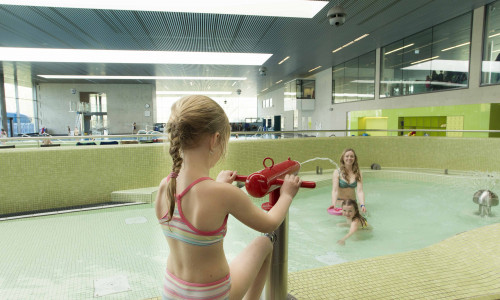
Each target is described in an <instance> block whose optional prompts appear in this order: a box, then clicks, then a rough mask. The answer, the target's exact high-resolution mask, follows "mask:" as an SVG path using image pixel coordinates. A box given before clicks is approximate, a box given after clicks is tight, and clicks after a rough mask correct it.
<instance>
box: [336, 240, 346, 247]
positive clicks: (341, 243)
mask: <svg viewBox="0 0 500 300" xmlns="http://www.w3.org/2000/svg"><path fill="white" fill-rule="evenodd" d="M337 244H339V245H342V246H344V245H345V241H344V240H338V241H337Z"/></svg>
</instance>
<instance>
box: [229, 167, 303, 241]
mask: <svg viewBox="0 0 500 300" xmlns="http://www.w3.org/2000/svg"><path fill="white" fill-rule="evenodd" d="M301 183H302V181H301V180H300V178H299V177H297V176H294V175H286V176H285V179H284V183H283V185H282V187H281V190H280V198H279V199H278V201H277V202H276V204H275V205H274V206H273V207H272V208H271V210H270V211H269V212H266V211H264V210H263V209H261V208H260V207H259V206H257V205H255V204H254V203H253V202H252V201H251V200H250V198H249V197H248V195H246V194H245V193H243V191H241V190H240V189H239V188H237V187H235V186H233V185H224V187H225V188H226V190H225V191H224V192H223V194H221V196H222V195H223V197H224V200H223V201H224V202H225V205H226V207H227V208H228V209H227V210H228V213H230V214H232V215H233V216H234V217H235V218H236V219H238V220H240V221H241V222H242V223H243V224H245V225H247V226H248V227H250V228H252V229H255V230H257V231H260V232H265V233H267V232H271V231H274V230H276V228H278V227H279V226H280V225H281V223H282V222H283V220H284V219H285V216H286V214H287V212H288V208H289V207H290V204H291V203H292V199H293V197H294V196H295V195H296V194H297V191H298V189H299V187H300V184H301Z"/></svg>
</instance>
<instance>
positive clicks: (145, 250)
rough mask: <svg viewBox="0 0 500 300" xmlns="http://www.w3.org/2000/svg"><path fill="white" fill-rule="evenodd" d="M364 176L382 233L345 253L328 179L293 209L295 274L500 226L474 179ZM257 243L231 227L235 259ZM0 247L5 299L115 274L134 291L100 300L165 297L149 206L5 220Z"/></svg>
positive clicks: (72, 289)
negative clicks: (482, 212) (331, 210)
mask: <svg viewBox="0 0 500 300" xmlns="http://www.w3.org/2000/svg"><path fill="white" fill-rule="evenodd" d="M379 172H380V171H379ZM436 173H437V172H436ZM363 174H364V175H365V184H364V189H365V194H366V202H367V207H368V211H369V215H368V221H369V222H370V224H371V225H372V226H373V227H374V229H373V230H372V231H371V232H361V233H360V234H358V235H357V236H353V237H351V238H350V239H348V240H347V242H346V246H339V245H337V244H336V241H337V240H338V239H339V238H341V237H342V236H343V235H344V234H345V233H346V230H347V229H346V228H340V227H337V226H336V224H337V223H338V222H340V221H343V217H338V216H331V215H328V214H327V212H326V207H327V206H328V205H329V203H330V197H331V196H330V193H331V187H330V185H329V183H328V177H329V176H330V175H329V174H327V172H326V171H325V175H324V176H323V177H324V178H325V180H327V181H326V182H325V183H324V184H323V185H321V184H320V185H319V187H318V188H316V189H315V190H303V191H301V192H300V193H299V195H298V197H297V198H296V199H295V200H294V202H293V204H292V207H291V209H290V213H289V226H290V227H289V241H290V244H289V253H288V257H289V263H288V266H289V271H290V272H294V271H299V270H304V269H310V268H315V267H321V266H326V265H331V264H337V263H342V262H345V261H353V260H358V259H363V258H369V257H375V256H380V255H386V254H391V253H398V252H403V251H409V250H413V249H420V248H422V247H425V246H429V245H431V244H434V243H436V242H439V241H441V240H443V239H445V238H448V237H450V236H453V235H455V234H457V233H460V232H463V231H466V230H470V229H473V228H477V227H481V226H484V225H487V224H492V223H496V222H499V221H500V218H499V215H500V214H499V213H498V212H497V210H498V207H494V208H493V209H492V211H493V212H494V216H492V217H487V218H481V217H479V216H478V215H477V205H476V204H474V203H473V202H472V195H473V193H474V192H475V190H476V186H474V185H472V184H471V185H467V184H465V183H467V182H469V181H470V180H467V178H464V177H463V176H456V181H454V180H453V177H446V182H444V181H443V180H440V179H439V178H441V177H440V176H441V175H437V174H429V173H428V174H420V175H418V176H420V178H422V181H415V180H413V179H412V180H408V179H406V177H405V176H399V175H398V176H396V175H394V176H392V175H391V176H389V177H388V176H386V175H387V174H389V173H388V172H381V173H376V172H372V173H371V172H364V173H363ZM381 175H384V176H381ZM418 176H417V177H418ZM304 177H306V176H304ZM382 177H385V178H382ZM306 179H307V178H306ZM308 180H309V179H308ZM433 182H434V183H433ZM256 202H258V204H260V202H262V201H256ZM13 233H15V234H13ZM257 235H258V233H256V232H254V231H252V230H250V229H248V228H246V227H245V226H243V225H242V224H240V223H239V222H238V221H236V220H235V219H234V218H230V219H229V231H228V234H227V236H226V239H225V244H224V247H225V249H226V253H227V256H228V258H229V259H232V258H233V257H234V256H236V255H237V254H238V253H239V252H240V251H241V249H243V248H244V247H245V245H246V244H247V243H248V242H249V241H250V240H252V239H253V238H254V237H255V236H257ZM0 240H1V241H2V243H1V245H0V253H2V256H1V260H2V268H0V295H2V298H6V299H27V298H48V299H90V298H94V280H96V279H103V278H110V277H113V276H117V275H123V276H125V277H126V278H127V281H128V284H129V286H130V289H129V290H128V291H125V292H121V293H116V294H110V295H108V296H103V297H100V299H145V298H150V297H157V296H159V295H160V294H161V289H160V288H161V279H162V276H163V272H164V268H165V262H166V257H167V255H168V247H167V244H166V242H165V240H164V237H163V234H162V232H161V230H160V228H159V226H158V225H157V223H156V219H155V214H154V208H153V206H152V205H150V204H142V205H133V206H127V207H117V208H109V209H102V210H96V211H86V212H77V213H70V214H61V215H52V216H45V217H36V218H27V219H18V220H10V221H3V222H0Z"/></svg>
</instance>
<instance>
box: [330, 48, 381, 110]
mask: <svg viewBox="0 0 500 300" xmlns="http://www.w3.org/2000/svg"><path fill="white" fill-rule="evenodd" d="M332 81H333V82H332V104H334V103H342V102H351V101H359V100H369V99H374V98H375V51H372V52H369V53H367V54H364V55H361V56H359V57H357V58H355V59H352V60H350V61H347V62H345V63H343V64H340V65H337V66H335V67H334V68H333V70H332Z"/></svg>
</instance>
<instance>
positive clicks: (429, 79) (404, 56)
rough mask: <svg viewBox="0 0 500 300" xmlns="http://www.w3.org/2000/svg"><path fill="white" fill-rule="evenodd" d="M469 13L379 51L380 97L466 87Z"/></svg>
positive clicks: (469, 28)
mask: <svg viewBox="0 0 500 300" xmlns="http://www.w3.org/2000/svg"><path fill="white" fill-rule="evenodd" d="M471 23H472V13H467V14H465V15H462V16H459V17H456V18H454V19H451V20H449V21H446V22H444V23H441V24H439V25H436V26H434V27H431V28H429V29H426V30H423V31H421V32H419V33H416V34H414V35H411V36H409V37H406V38H404V39H402V40H399V41H397V42H394V43H392V44H390V45H387V46H385V47H383V48H382V49H381V56H382V57H381V76H380V98H385V97H394V96H403V95H412V94H421V93H427V92H432V91H440V90H446V89H456V88H466V87H467V86H468V76H469V53H470V41H471Z"/></svg>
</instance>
